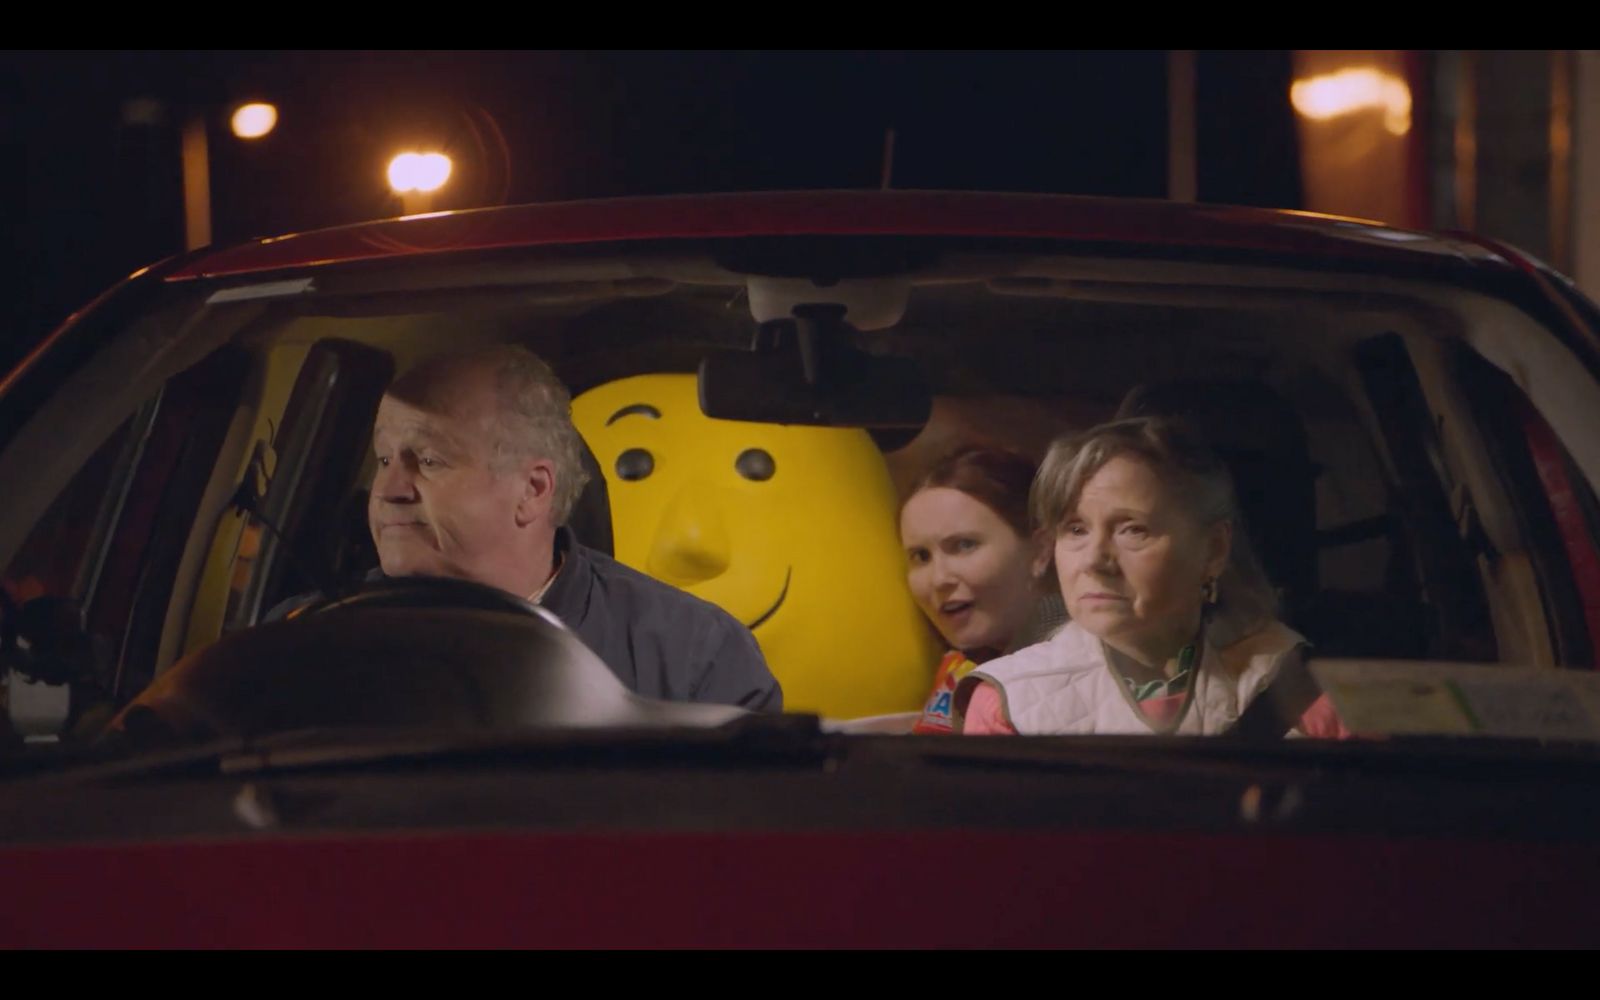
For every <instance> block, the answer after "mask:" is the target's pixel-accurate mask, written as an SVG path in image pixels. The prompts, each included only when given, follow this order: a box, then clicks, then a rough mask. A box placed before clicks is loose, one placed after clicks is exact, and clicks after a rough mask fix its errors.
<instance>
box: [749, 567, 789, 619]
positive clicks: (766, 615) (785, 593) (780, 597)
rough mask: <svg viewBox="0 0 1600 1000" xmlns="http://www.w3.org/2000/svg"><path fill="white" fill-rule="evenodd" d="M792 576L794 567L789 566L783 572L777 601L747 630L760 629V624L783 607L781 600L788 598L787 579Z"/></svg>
mask: <svg viewBox="0 0 1600 1000" xmlns="http://www.w3.org/2000/svg"><path fill="white" fill-rule="evenodd" d="M793 575H794V567H793V566H790V567H789V568H788V569H786V570H784V571H783V590H781V591H779V592H778V599H777V600H776V601H773V602H772V607H770V608H768V609H767V610H766V611H765V612H763V613H762V615H761V617H760V618H757V619H756V620H755V621H753V622H751V623H750V625H749V628H750V629H751V630H752V631H754V630H755V629H757V628H760V627H761V623H762V622H764V621H766V620H767V619H768V618H771V617H772V613H773V612H774V611H777V610H778V609H779V608H781V607H782V606H783V599H784V598H785V597H788V596H789V578H790V577H791V576H793Z"/></svg>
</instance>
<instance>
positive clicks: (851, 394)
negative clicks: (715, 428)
mask: <svg viewBox="0 0 1600 1000" xmlns="http://www.w3.org/2000/svg"><path fill="white" fill-rule="evenodd" d="M844 312H845V310H844V309H843V308H842V307H840V306H836V305H805V306H798V307H796V309H795V314H796V315H795V316H794V317H792V318H786V319H777V320H770V321H768V322H766V323H763V324H761V327H760V329H759V330H758V331H757V332H756V337H755V343H754V344H753V345H752V349H751V350H749V351H715V352H712V353H710V354H707V355H706V356H705V357H704V358H703V359H702V360H701V362H700V378H699V386H700V409H701V411H702V412H704V413H705V415H706V416H708V417H712V418H715V419H720V420H748V421H756V422H760V423H771V424H803V425H809V426H821V427H866V428H901V429H920V428H921V427H922V426H923V425H924V424H926V423H927V422H928V417H929V415H930V413H931V412H932V408H933V400H932V397H931V396H930V395H929V393H928V389H927V385H926V384H925V382H924V381H923V379H922V375H921V373H920V371H919V370H918V367H917V364H916V362H914V361H912V360H911V359H909V358H891V357H877V356H874V355H870V354H867V353H866V352H864V351H862V350H861V349H860V348H859V347H857V346H856V345H855V343H853V341H854V339H855V336H856V333H855V330H854V329H853V328H852V327H851V326H850V325H849V324H848V323H846V322H844Z"/></svg>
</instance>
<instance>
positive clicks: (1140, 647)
mask: <svg viewBox="0 0 1600 1000" xmlns="http://www.w3.org/2000/svg"><path fill="white" fill-rule="evenodd" d="M1231 540H1232V538H1231V528H1230V525H1229V524H1228V523H1227V522H1226V521H1224V522H1220V523H1218V524H1213V525H1204V524H1201V523H1200V521H1199V519H1198V518H1197V517H1196V516H1195V515H1194V514H1193V513H1192V512H1191V511H1189V510H1188V509H1187V508H1186V507H1185V505H1184V504H1183V503H1182V502H1181V500H1180V499H1179V498H1178V497H1177V496H1175V495H1174V491H1173V490H1172V489H1170V488H1169V487H1168V485H1167V484H1166V483H1164V482H1163V481H1162V480H1161V477H1160V476H1158V475H1157V474H1156V472H1155V470H1154V469H1152V468H1151V467H1150V465H1149V464H1148V463H1146V462H1144V461H1143V460H1141V459H1138V458H1130V457H1126V456H1119V457H1117V458H1113V459H1112V460H1111V461H1109V462H1107V463H1106V464H1105V465H1104V466H1102V467H1101V468H1100V470H1099V471H1098V472H1096V473H1095V474H1094V475H1093V476H1092V477H1091V478H1090V479H1089V481H1088V482H1087V483H1086V484H1085V485H1084V488H1083V495H1082V496H1081V497H1080V498H1079V499H1078V505H1077V508H1076V509H1075V510H1073V511H1072V512H1071V513H1070V514H1069V515H1068V517H1067V519H1066V521H1065V522H1064V523H1063V524H1062V525H1061V527H1060V528H1059V529H1058V531H1057V534H1056V540H1055V564H1056V574H1057V576H1058V578H1059V580H1060V583H1061V598H1062V600H1063V601H1065V602H1066V606H1067V613H1068V614H1069V615H1071V617H1072V620H1073V621H1075V622H1077V623H1078V624H1079V625H1081V626H1082V627H1083V628H1085V629H1087V630H1088V631H1089V632H1091V633H1093V634H1094V635H1097V636H1099V637H1100V638H1102V639H1104V640H1105V641H1106V642H1108V643H1109V644H1111V645H1112V646H1114V647H1116V648H1117V649H1119V650H1121V651H1122V652H1125V653H1128V654H1129V655H1132V656H1134V657H1136V658H1138V659H1140V660H1142V661H1143V662H1145V663H1149V664H1159V663H1161V662H1164V661H1165V660H1166V659H1167V658H1168V657H1170V656H1172V655H1174V654H1175V653H1176V652H1177V651H1178V650H1179V649H1180V648H1182V646H1183V645H1184V644H1185V643H1187V642H1188V641H1189V640H1190V639H1191V637H1192V636H1193V635H1194V632H1195V630H1196V629H1197V628H1198V627H1199V619H1200V609H1201V605H1202V603H1203V600H1204V596H1203V595H1204V590H1205V585H1206V582H1207V581H1208V580H1211V579H1213V578H1215V577H1217V576H1219V575H1220V574H1221V573H1222V570H1223V568H1224V567H1225V566H1226V565H1227V561H1228V548H1229V544H1230V543H1231Z"/></svg>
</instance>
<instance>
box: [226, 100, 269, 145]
mask: <svg viewBox="0 0 1600 1000" xmlns="http://www.w3.org/2000/svg"><path fill="white" fill-rule="evenodd" d="M277 124H278V109H277V108H275V107H273V106H272V105H270V104H264V103H261V102H255V103H251V104H244V105H240V107H239V109H238V110H236V111H235V112H234V113H233V134H234V135H236V136H238V137H239V138H241V139H259V138H261V137H262V136H264V135H266V134H267V133H268V132H271V131H272V128H273V126H275V125H277Z"/></svg>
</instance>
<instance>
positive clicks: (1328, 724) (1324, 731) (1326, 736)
mask: <svg viewBox="0 0 1600 1000" xmlns="http://www.w3.org/2000/svg"><path fill="white" fill-rule="evenodd" d="M973 701H977V696H976V695H974V696H973ZM1300 731H1301V732H1302V733H1305V734H1306V735H1307V736H1309V737H1311V738H1312V739H1317V740H1348V739H1350V738H1351V736H1350V730H1348V729H1346V728H1345V726H1344V720H1343V719H1341V718H1339V713H1338V712H1337V711H1335V710H1334V707H1333V702H1332V701H1329V700H1328V696H1327V695H1325V694H1324V695H1321V696H1320V697H1318V698H1317V700H1316V701H1314V702H1312V703H1311V707H1310V708H1308V709H1306V711H1305V714H1304V715H1302V716H1300Z"/></svg>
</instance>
